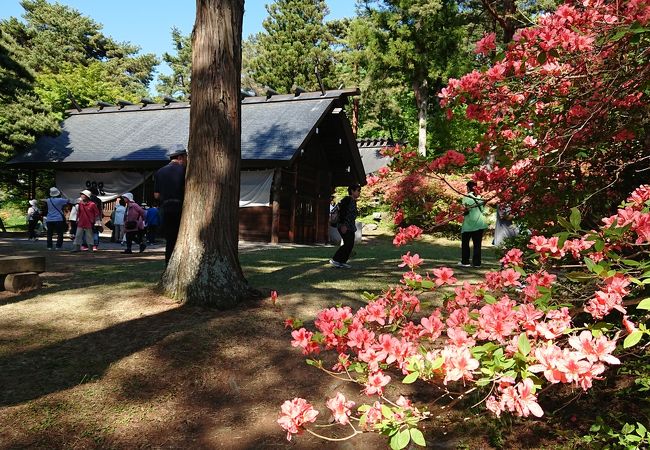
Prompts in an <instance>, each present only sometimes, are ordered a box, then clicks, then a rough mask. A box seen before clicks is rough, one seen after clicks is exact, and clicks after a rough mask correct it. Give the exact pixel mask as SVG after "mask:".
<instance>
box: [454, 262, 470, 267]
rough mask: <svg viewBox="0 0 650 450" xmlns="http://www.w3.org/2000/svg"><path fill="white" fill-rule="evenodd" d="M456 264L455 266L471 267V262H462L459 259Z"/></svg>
mask: <svg viewBox="0 0 650 450" xmlns="http://www.w3.org/2000/svg"><path fill="white" fill-rule="evenodd" d="M456 265H457V266H460V267H472V265H471V264H465V263H464V262H462V261H459V262H458V264H456Z"/></svg>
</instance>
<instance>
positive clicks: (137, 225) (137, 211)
mask: <svg viewBox="0 0 650 450" xmlns="http://www.w3.org/2000/svg"><path fill="white" fill-rule="evenodd" d="M122 198H123V199H124V201H125V202H126V214H125V215H124V232H125V233H126V250H124V252H123V253H133V252H132V251H131V246H132V245H133V242H134V241H135V242H137V243H138V244H140V253H142V252H143V251H144V249H145V248H147V245H146V244H145V243H144V210H143V209H142V207H141V206H140V205H138V204H137V203H136V202H135V201H134V200H133V194H131V193H130V192H127V193H126V194H123V195H122Z"/></svg>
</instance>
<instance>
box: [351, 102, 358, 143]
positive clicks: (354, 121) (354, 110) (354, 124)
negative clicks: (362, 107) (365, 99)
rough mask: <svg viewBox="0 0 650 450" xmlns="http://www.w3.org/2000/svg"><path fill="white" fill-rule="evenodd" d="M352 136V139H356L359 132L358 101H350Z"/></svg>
mask: <svg viewBox="0 0 650 450" xmlns="http://www.w3.org/2000/svg"><path fill="white" fill-rule="evenodd" d="M351 125H352V134H354V137H355V138H356V137H357V132H358V131H359V99H358V98H356V97H355V98H353V99H352V124H351Z"/></svg>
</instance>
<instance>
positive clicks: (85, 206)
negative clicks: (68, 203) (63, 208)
mask: <svg viewBox="0 0 650 450" xmlns="http://www.w3.org/2000/svg"><path fill="white" fill-rule="evenodd" d="M91 195H92V194H91V192H90V191H89V190H88V189H85V190H83V191H81V195H80V198H81V201H80V202H79V205H78V206H79V210H78V211H77V233H76V234H75V237H74V242H73V243H72V251H73V252H78V251H80V250H81V242H82V241H83V238H84V237H85V238H86V242H92V241H93V227H94V226H95V222H96V221H98V220H100V216H99V209H98V208H97V205H95V203H94V202H92V201H91V200H90V196H91ZM93 251H94V252H96V251H97V246H96V245H93Z"/></svg>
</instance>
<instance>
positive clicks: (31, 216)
mask: <svg viewBox="0 0 650 450" xmlns="http://www.w3.org/2000/svg"><path fill="white" fill-rule="evenodd" d="M42 221H43V215H42V214H41V210H40V209H39V208H38V200H36V199H32V200H30V201H29V208H27V240H28V241H31V240H34V241H38V238H37V237H36V226H37V225H38V222H42Z"/></svg>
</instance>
